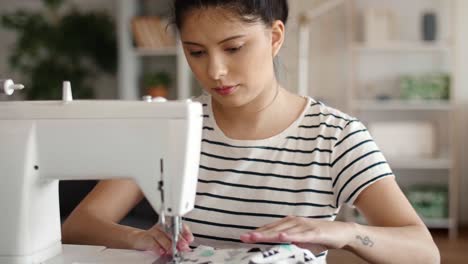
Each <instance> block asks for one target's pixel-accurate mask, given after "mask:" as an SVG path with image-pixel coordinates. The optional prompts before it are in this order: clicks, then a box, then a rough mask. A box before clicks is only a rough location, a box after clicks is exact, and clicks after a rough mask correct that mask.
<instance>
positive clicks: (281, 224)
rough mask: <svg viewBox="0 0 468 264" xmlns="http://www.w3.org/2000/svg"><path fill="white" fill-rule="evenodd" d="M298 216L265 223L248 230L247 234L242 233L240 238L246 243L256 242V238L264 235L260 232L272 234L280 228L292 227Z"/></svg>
mask: <svg viewBox="0 0 468 264" xmlns="http://www.w3.org/2000/svg"><path fill="white" fill-rule="evenodd" d="M295 222H296V217H294V216H287V217H285V218H283V219H281V220H280V221H277V222H273V223H271V224H268V225H264V226H262V227H260V228H257V229H255V230H253V231H251V232H247V233H245V234H242V235H241V237H240V239H241V240H242V241H243V242H245V243H255V241H256V238H257V237H259V236H262V235H258V234H264V235H266V236H272V234H275V233H277V232H278V231H280V230H284V229H287V228H290V227H291V226H294V225H296V223H295Z"/></svg>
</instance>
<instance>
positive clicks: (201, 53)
mask: <svg viewBox="0 0 468 264" xmlns="http://www.w3.org/2000/svg"><path fill="white" fill-rule="evenodd" d="M203 54H205V52H204V51H202V50H198V51H190V56H192V57H201V56H202V55H203Z"/></svg>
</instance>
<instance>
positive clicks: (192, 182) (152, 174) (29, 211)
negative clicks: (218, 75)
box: [0, 101, 202, 263]
mask: <svg viewBox="0 0 468 264" xmlns="http://www.w3.org/2000/svg"><path fill="white" fill-rule="evenodd" d="M201 131H202V107H201V104H200V103H194V102H164V103H155V102H143V101H134V102H130V101H71V102H62V101H35V102H32V101H24V102H2V103H0V175H1V176H0V178H1V184H0V212H2V216H1V218H0V219H1V220H0V263H40V262H42V261H44V260H46V259H49V258H51V257H53V256H55V255H57V254H59V253H60V252H61V232H60V224H61V223H60V213H59V199H58V180H82V179H111V178H112V179H115V178H128V179H133V180H134V181H135V182H136V183H137V184H138V185H139V186H140V188H141V190H142V191H143V193H144V195H145V197H146V198H147V199H148V201H149V202H150V204H151V205H152V207H153V208H154V209H155V210H156V211H157V212H161V210H163V209H164V213H165V214H166V215H169V216H181V215H184V214H185V213H187V212H189V211H190V210H192V209H193V206H194V200H195V192H196V184H197V174H198V166H199V159H200V146H201ZM161 159H163V161H164V190H166V191H165V192H164V203H165V206H164V208H162V207H161V194H160V192H159V190H158V183H159V181H160V180H161V173H160V170H161V168H160V160H161Z"/></svg>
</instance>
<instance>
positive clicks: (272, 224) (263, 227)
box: [255, 216, 296, 232]
mask: <svg viewBox="0 0 468 264" xmlns="http://www.w3.org/2000/svg"><path fill="white" fill-rule="evenodd" d="M294 219H296V217H295V216H286V217H284V218H283V219H281V220H279V221H276V222H273V223H270V224H267V225H264V226H262V227H260V228H257V229H256V230H255V232H262V231H264V230H267V229H272V228H275V227H277V226H279V225H282V224H284V223H286V222H290V221H292V220H294Z"/></svg>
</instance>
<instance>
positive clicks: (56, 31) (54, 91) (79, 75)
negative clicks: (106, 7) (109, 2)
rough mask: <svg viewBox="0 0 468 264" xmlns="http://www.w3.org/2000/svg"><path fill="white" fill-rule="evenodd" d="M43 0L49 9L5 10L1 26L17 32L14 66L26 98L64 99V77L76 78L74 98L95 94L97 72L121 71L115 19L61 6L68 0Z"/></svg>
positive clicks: (13, 50) (0, 22) (13, 53)
mask: <svg viewBox="0 0 468 264" xmlns="http://www.w3.org/2000/svg"><path fill="white" fill-rule="evenodd" d="M42 2H43V4H44V7H45V8H44V9H43V10H40V11H30V10H18V11H14V12H11V13H3V14H0V18H1V20H0V24H1V25H3V26H4V27H5V28H7V29H10V30H13V31H16V33H17V38H16V43H15V45H14V46H13V47H12V52H11V55H10V57H9V64H10V67H11V68H12V70H14V71H16V72H18V73H19V74H20V76H21V77H22V79H21V83H23V84H24V85H25V86H26V87H27V89H25V93H26V97H27V99H29V100H59V99H60V98H61V93H62V90H61V88H60V87H61V84H62V81H64V80H69V81H71V83H72V87H73V95H74V97H75V98H78V99H90V98H93V97H94V89H93V88H95V87H93V86H94V85H93V81H94V79H95V78H96V77H97V76H98V74H99V73H100V72H104V73H109V74H115V71H116V64H117V63H116V62H117V39H116V35H115V23H114V21H113V19H112V17H111V16H110V15H108V14H107V13H105V12H101V11H92V12H86V13H84V12H81V11H78V9H77V8H74V7H72V8H71V9H68V8H67V9H65V8H62V6H63V3H64V2H65V0H42ZM0 13H2V12H0Z"/></svg>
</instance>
